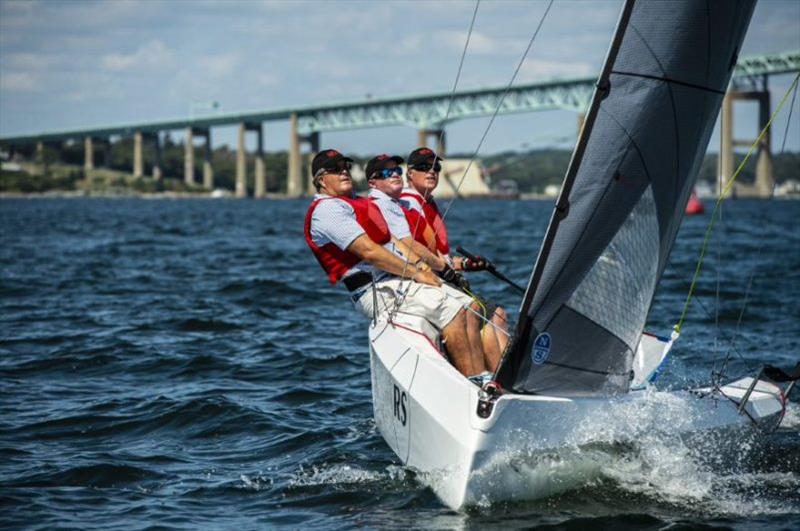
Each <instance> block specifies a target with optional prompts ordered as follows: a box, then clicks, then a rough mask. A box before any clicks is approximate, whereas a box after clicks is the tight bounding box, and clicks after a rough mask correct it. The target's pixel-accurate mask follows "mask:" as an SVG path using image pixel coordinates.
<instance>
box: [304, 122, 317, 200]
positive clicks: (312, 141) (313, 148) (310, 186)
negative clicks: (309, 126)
mask: <svg viewBox="0 0 800 531" xmlns="http://www.w3.org/2000/svg"><path fill="white" fill-rule="evenodd" d="M303 140H305V141H306V142H308V145H309V148H310V153H309V154H308V156H307V159H306V160H307V165H308V172H307V175H308V181H307V184H306V194H307V195H311V196H313V195H314V194H315V193H317V189H316V187H314V172H312V171H311V161H312V160H314V157H316V156H317V153H319V131H314V132H313V133H311V134H309V135H308V136H306V137H304V138H303Z"/></svg>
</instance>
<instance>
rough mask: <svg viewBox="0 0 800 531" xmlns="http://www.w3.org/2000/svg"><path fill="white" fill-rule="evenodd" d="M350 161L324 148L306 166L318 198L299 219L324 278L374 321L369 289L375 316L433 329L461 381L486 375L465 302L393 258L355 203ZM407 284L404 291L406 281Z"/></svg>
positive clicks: (376, 218) (364, 204)
mask: <svg viewBox="0 0 800 531" xmlns="http://www.w3.org/2000/svg"><path fill="white" fill-rule="evenodd" d="M351 164H352V159H350V158H348V157H345V156H344V155H342V154H341V153H340V152H338V151H336V150H333V149H328V150H323V151H321V152H320V153H319V154H317V156H316V157H314V160H313V161H312V163H311V171H312V172H313V175H314V186H315V187H316V189H317V194H316V195H315V196H314V200H313V201H312V203H311V205H310V206H309V209H308V212H307V213H306V219H305V237H306V243H307V244H308V246H309V247H310V248H311V251H312V252H313V253H314V256H315V257H316V258H317V261H319V263H320V265H321V266H322V268H323V269H324V270H325V272H326V273H327V274H328V279H329V280H330V282H331V283H336V282H337V281H339V280H341V281H342V282H343V283H344V285H345V286H346V287H347V289H348V290H349V291H350V292H351V296H352V300H353V303H354V304H355V306H356V308H357V309H358V310H359V311H360V312H361V313H363V314H364V315H366V316H367V317H370V318H371V317H372V314H373V296H372V294H371V290H372V288H373V284H374V290H375V293H376V298H377V300H378V306H379V307H378V309H377V312H378V313H379V314H385V313H386V312H388V311H389V310H391V309H392V308H394V307H395V304H396V302H398V301H397V299H396V298H397V297H398V293H399V290H400V288H401V283H402V287H403V288H407V292H405V293H400V294H399V301H400V302H399V308H398V309H397V312H398V314H411V315H415V316H419V317H422V318H423V319H425V320H427V321H428V322H430V323H432V324H433V326H435V327H436V328H437V329H438V330H439V331H440V332H441V334H442V337H443V338H444V340H445V342H446V345H447V352H448V354H449V356H450V359H451V360H452V362H453V365H455V367H456V368H457V369H458V370H459V371H460V372H461V373H462V374H464V375H465V376H474V375H478V374H481V373H482V372H484V371H485V369H486V368H485V366H484V361H483V360H484V356H483V351H482V349H481V345H480V342H478V343H477V344H474V343H473V342H471V341H470V340H469V338H468V334H467V329H466V313H467V310H466V309H465V304H467V305H468V304H469V302H470V301H469V299H468V298H467V297H465V296H464V294H462V293H460V292H459V291H457V290H455V289H453V288H452V287H450V286H447V285H443V284H442V283H441V281H440V280H439V278H438V277H437V276H436V275H435V274H433V273H432V272H431V270H430V267H428V266H427V265H426V264H425V263H424V262H417V263H411V264H409V263H407V262H406V260H405V258H404V257H403V256H402V255H401V254H399V252H398V250H397V248H396V244H397V243H398V241H397V240H396V239H394V238H392V236H391V233H390V232H389V228H388V226H387V224H386V221H385V220H384V218H383V216H382V215H381V213H380V210H379V209H378V207H377V206H376V205H375V204H374V203H373V202H372V201H370V200H368V199H365V198H359V197H355V196H354V193H353V181H352V178H351V176H350V167H351ZM403 279H411V280H412V281H413V282H411V284H410V285H409V282H408V280H403Z"/></svg>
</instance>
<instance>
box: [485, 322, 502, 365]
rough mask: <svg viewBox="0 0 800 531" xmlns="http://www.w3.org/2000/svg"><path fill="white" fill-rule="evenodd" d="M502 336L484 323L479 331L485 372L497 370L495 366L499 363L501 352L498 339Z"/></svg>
mask: <svg viewBox="0 0 800 531" xmlns="http://www.w3.org/2000/svg"><path fill="white" fill-rule="evenodd" d="M501 335H502V334H499V333H497V331H496V330H495V329H494V327H493V326H492V325H491V324H489V323H486V324H485V325H484V327H483V330H481V339H482V340H483V354H484V364H485V365H486V370H488V371H492V372H494V371H495V369H497V364H498V363H500V356H501V355H502V353H503V351H502V350H501V349H500V337H499V336H501Z"/></svg>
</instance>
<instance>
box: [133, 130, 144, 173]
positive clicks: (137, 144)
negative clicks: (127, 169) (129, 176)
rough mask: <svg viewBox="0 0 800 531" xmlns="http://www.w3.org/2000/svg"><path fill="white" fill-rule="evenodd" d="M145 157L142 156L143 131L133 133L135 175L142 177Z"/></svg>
mask: <svg viewBox="0 0 800 531" xmlns="http://www.w3.org/2000/svg"><path fill="white" fill-rule="evenodd" d="M143 159H144V157H143V156H142V132H141V131H136V132H135V133H134V134H133V176H134V177H135V178H137V179H138V178H140V177H142V176H143V175H144V171H143V170H144V160H143Z"/></svg>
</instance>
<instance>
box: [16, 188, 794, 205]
mask: <svg viewBox="0 0 800 531" xmlns="http://www.w3.org/2000/svg"><path fill="white" fill-rule="evenodd" d="M1 199H152V200H158V199H163V200H166V199H206V200H215V199H230V200H240V199H255V198H253V197H246V198H239V197H235V196H234V195H233V193H230V194H225V195H214V194H213V193H212V192H154V193H141V192H132V193H129V192H127V191H125V192H119V193H114V192H111V193H109V192H90V191H85V190H52V191H47V192H0V200H1ZM265 199H266V200H270V199H273V200H283V201H290V200H293V199H309V197H308V196H305V197H288V196H287V195H285V194H267V195H266V196H265V197H262V198H258V200H259V201H260V200H265ZM460 199H461V200H464V199H466V200H473V199H491V200H518V201H555V199H556V197H555V196H549V195H544V194H520V195H519V197H497V196H492V195H487V196H468V197H461V198H460ZM745 199H747V200H750V199H758V200H765V201H770V200H772V199H775V200H782V201H785V200H790V201H791V200H800V195H782V196H774V197H772V198H769V197H762V198H759V197H731V198H728V200H733V201H737V200H739V201H741V200H745ZM442 200H444V201H449V200H450V198H442ZM702 200H704V201H709V202H712V201H715V200H716V198H713V197H705V198H702Z"/></svg>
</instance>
